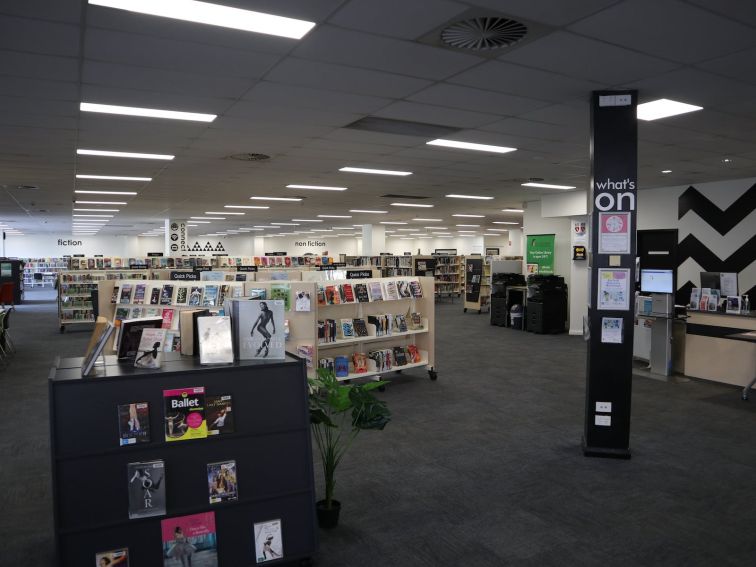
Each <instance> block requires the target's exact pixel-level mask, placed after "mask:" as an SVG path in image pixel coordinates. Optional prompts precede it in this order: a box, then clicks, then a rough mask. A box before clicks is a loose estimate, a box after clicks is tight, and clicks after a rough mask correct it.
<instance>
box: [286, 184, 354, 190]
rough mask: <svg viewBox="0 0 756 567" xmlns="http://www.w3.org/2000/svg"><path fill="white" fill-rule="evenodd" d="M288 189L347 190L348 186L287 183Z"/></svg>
mask: <svg viewBox="0 0 756 567" xmlns="http://www.w3.org/2000/svg"><path fill="white" fill-rule="evenodd" d="M286 188H287V189H312V190H313V191H346V190H347V189H348V188H347V187H329V186H327V185H287V186H286Z"/></svg>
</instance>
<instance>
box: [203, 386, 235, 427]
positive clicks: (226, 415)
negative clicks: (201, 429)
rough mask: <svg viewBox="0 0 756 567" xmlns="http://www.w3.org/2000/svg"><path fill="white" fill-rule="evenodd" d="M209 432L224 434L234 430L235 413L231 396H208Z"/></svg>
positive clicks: (206, 411)
mask: <svg viewBox="0 0 756 567" xmlns="http://www.w3.org/2000/svg"><path fill="white" fill-rule="evenodd" d="M206 403H207V409H206V410H205V415H206V416H207V434H208V435H222V434H223V433H233V432H234V413H233V409H234V408H233V405H232V402H231V396H228V395H226V396H207V397H206Z"/></svg>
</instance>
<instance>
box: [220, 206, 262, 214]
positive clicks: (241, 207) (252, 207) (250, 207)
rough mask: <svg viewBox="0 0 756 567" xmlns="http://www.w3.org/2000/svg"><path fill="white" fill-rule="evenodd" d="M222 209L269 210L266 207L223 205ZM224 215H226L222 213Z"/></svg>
mask: <svg viewBox="0 0 756 567" xmlns="http://www.w3.org/2000/svg"><path fill="white" fill-rule="evenodd" d="M223 208H224V209H269V208H270V207H268V206H266V205H223ZM223 214H224V215H225V214H226V213H223Z"/></svg>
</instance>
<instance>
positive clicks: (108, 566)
mask: <svg viewBox="0 0 756 567" xmlns="http://www.w3.org/2000/svg"><path fill="white" fill-rule="evenodd" d="M95 566H96V567H129V548H128V547H122V548H121V549H111V550H110V551H101V552H99V553H96V554H95Z"/></svg>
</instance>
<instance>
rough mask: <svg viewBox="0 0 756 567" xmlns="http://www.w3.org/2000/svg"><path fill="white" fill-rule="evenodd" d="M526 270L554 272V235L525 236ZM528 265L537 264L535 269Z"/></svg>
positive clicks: (540, 272) (541, 272)
mask: <svg viewBox="0 0 756 567" xmlns="http://www.w3.org/2000/svg"><path fill="white" fill-rule="evenodd" d="M526 238H527V264H528V267H529V269H528V272H529V273H531V270H532V273H538V274H553V273H554V235H553V234H529V235H528V236H527V237H526ZM530 266H533V268H535V266H538V268H537V270H535V269H533V268H530Z"/></svg>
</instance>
